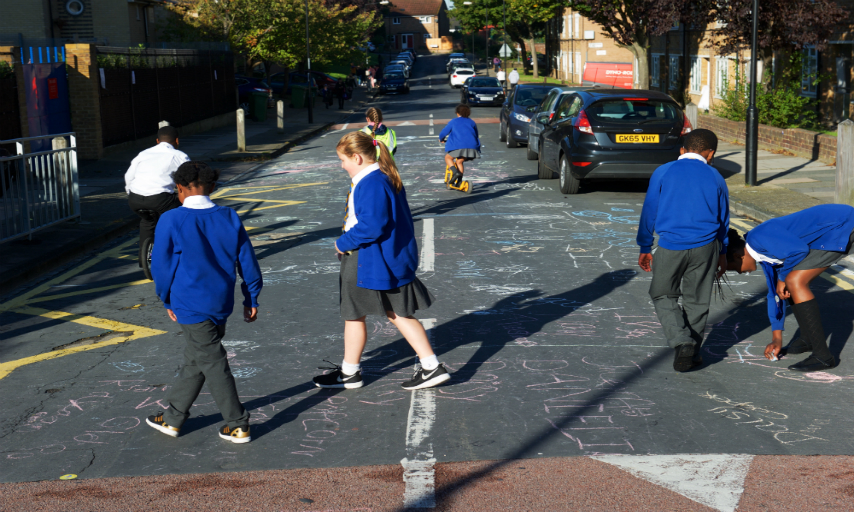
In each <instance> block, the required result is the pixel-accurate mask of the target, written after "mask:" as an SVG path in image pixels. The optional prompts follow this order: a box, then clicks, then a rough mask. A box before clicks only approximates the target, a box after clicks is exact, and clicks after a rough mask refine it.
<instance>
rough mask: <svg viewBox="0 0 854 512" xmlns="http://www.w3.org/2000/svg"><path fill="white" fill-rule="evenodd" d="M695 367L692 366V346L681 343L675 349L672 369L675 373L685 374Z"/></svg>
mask: <svg viewBox="0 0 854 512" xmlns="http://www.w3.org/2000/svg"><path fill="white" fill-rule="evenodd" d="M694 366H696V365H695V364H694V345H691V344H689V343H683V344H682V345H679V346H678V347H676V355H675V357H674V358H673V369H674V370H676V371H677V372H687V371H688V370H690V369H691V368H693V367H694Z"/></svg>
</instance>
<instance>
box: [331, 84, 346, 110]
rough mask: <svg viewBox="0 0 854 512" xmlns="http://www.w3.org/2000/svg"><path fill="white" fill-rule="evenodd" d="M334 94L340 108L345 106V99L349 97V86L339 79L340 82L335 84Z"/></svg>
mask: <svg viewBox="0 0 854 512" xmlns="http://www.w3.org/2000/svg"><path fill="white" fill-rule="evenodd" d="M333 94H334V95H335V97H336V98H337V99H338V110H341V109H343V108H344V100H345V99H346V98H347V87H346V86H345V85H344V84H343V83H342V82H341V80H338V83H336V84H335V90H334V91H333Z"/></svg>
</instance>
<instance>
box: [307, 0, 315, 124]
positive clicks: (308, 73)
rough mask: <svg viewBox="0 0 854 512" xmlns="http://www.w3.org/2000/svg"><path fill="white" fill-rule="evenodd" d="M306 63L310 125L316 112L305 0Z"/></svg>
mask: <svg viewBox="0 0 854 512" xmlns="http://www.w3.org/2000/svg"><path fill="white" fill-rule="evenodd" d="M305 62H306V69H307V73H306V74H307V75H308V87H307V88H306V91H305V94H306V97H305V98H306V99H305V100H306V101H307V102H308V123H309V124H311V123H313V122H314V112H313V111H312V109H311V107H312V105H311V41H310V39H309V32H308V0H305Z"/></svg>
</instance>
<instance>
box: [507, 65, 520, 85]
mask: <svg viewBox="0 0 854 512" xmlns="http://www.w3.org/2000/svg"><path fill="white" fill-rule="evenodd" d="M507 79H508V80H510V90H513V89H514V88H515V87H516V84H518V83H519V72H518V71H516V68H513V71H511V72H510V76H508V77H507Z"/></svg>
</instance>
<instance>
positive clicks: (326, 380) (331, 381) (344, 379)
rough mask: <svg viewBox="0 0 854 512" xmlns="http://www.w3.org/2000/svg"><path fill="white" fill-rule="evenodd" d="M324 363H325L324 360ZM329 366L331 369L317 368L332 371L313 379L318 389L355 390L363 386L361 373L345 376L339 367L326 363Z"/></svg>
mask: <svg viewBox="0 0 854 512" xmlns="http://www.w3.org/2000/svg"><path fill="white" fill-rule="evenodd" d="M324 361H326V360H325V359H324ZM326 362H327V363H329V364H331V365H332V367H331V368H330V367H325V366H319V367H318V369H319V370H334V371H333V372H332V373H327V374H326V375H318V376H317V377H315V378H313V379H312V380H313V381H314V385H315V386H317V387H319V388H333V389H341V388H343V389H355V388H360V387H362V385H363V382H362V371H361V370H359V371H357V372H356V373H354V374H353V375H346V374H345V373H344V372H343V371H341V367H340V366H338V365H337V364H335V363H332V362H329V361H326Z"/></svg>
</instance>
